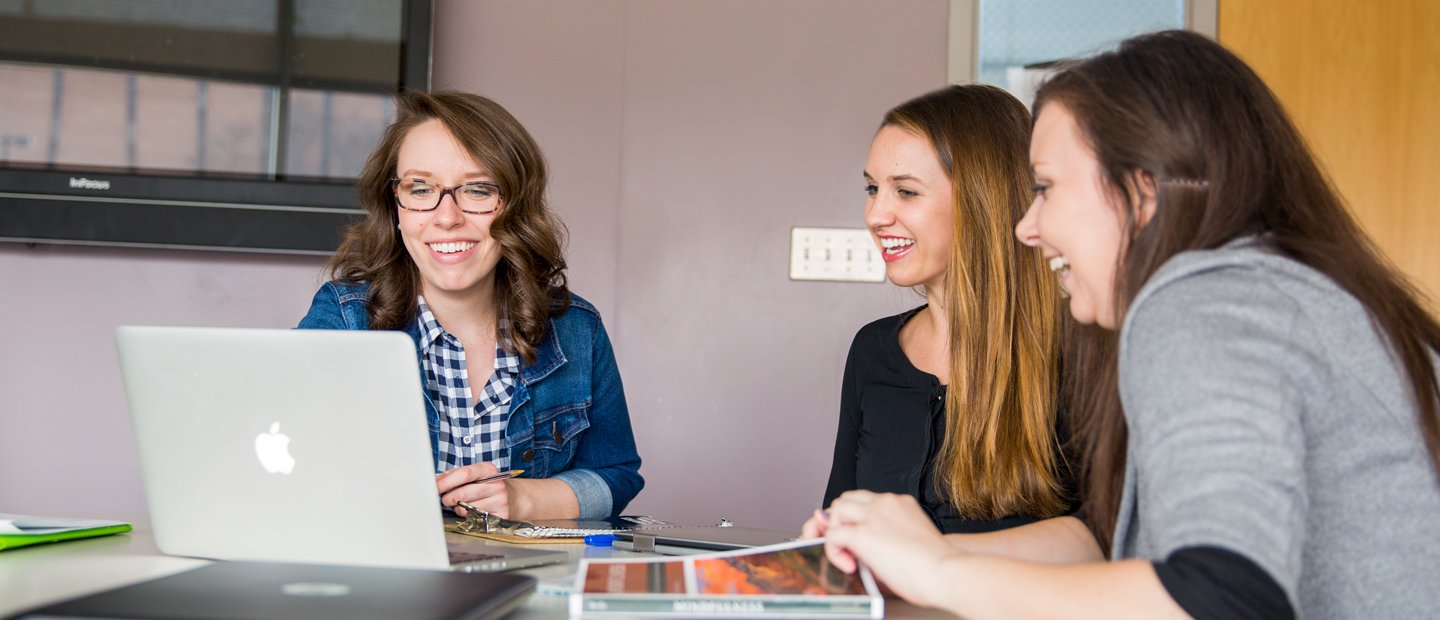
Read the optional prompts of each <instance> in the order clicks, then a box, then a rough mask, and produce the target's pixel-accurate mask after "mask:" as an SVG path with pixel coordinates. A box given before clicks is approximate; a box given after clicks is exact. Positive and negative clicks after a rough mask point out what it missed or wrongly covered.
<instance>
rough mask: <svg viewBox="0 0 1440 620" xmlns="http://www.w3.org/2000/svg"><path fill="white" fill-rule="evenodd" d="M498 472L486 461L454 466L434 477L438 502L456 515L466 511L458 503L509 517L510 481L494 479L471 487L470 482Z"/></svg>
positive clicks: (462, 514) (463, 513)
mask: <svg viewBox="0 0 1440 620" xmlns="http://www.w3.org/2000/svg"><path fill="white" fill-rule="evenodd" d="M498 473H500V470H499V469H498V468H496V467H495V465H494V464H493V463H489V462H485V463H476V464H474V465H467V466H465V467H456V468H455V469H452V470H450V471H447V472H445V473H443V474H439V475H437V476H435V485H436V487H437V488H438V489H439V490H440V503H441V504H444V505H445V506H448V507H450V508H452V509H454V510H455V514H457V515H460V516H462V517H463V516H465V512H466V510H465V509H464V508H461V507H459V503H460V502H465V503H467V504H469V505H471V506H474V507H476V508H478V509H480V510H484V511H485V512H488V513H490V514H493V515H497V516H500V517H503V518H507V519H508V518H510V495H511V493H510V486H509V481H507V480H496V481H494V482H484V483H480V484H470V483H471V482H472V481H475V480H479V479H481V478H484V477H486V476H493V475H495V474H498Z"/></svg>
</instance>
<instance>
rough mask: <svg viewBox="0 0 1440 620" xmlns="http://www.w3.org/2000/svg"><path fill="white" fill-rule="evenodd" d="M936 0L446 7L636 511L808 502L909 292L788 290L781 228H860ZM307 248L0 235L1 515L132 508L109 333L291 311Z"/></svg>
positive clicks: (691, 516)
mask: <svg viewBox="0 0 1440 620" xmlns="http://www.w3.org/2000/svg"><path fill="white" fill-rule="evenodd" d="M947 6H948V3H947V2H946V1H945V0H905V1H903V2H899V1H895V2H883V3H882V2H868V1H860V0H780V1H774V0H694V1H685V0H596V1H590V2H579V3H577V2H562V1H560V0H540V1H524V2H522V1H518V0H511V1H500V0H480V1H473V0H437V3H436V31H435V43H436V46H435V82H436V86H437V87H442V88H460V89H465V90H472V91H475V92H479V93H482V94H485V95H487V96H490V97H492V98H494V99H495V100H497V101H499V102H500V103H501V104H503V105H505V106H506V107H507V108H509V109H510V110H511V111H512V112H514V113H515V115H516V116H517V117H518V118H519V119H520V121H521V122H523V123H524V124H525V125H526V126H527V127H528V128H529V129H530V130H531V131H532V132H533V133H534V134H535V136H536V139H537V140H538V141H539V142H540V145H541V147H542V148H543V149H544V151H545V153H546V155H547V157H548V158H549V161H550V164H551V170H552V175H553V177H552V179H553V182H552V189H551V202H552V204H553V205H554V207H555V208H556V210H557V211H558V212H559V213H560V214H561V216H562V217H563V218H564V219H565V221H566V223H567V224H568V225H569V228H570V232H571V240H570V246H569V247H570V251H569V257H570V265H571V271H570V274H571V282H572V286H573V288H574V289H575V290H576V291H577V292H578V293H580V294H581V295H583V296H585V297H587V298H589V299H590V300H591V301H593V302H595V303H596V305H597V306H598V307H599V308H600V310H601V312H602V313H603V314H604V316H605V320H606V324H607V326H608V327H609V330H610V334H611V338H612V340H614V342H615V346H616V351H617V356H618V357H619V361H620V367H621V372H622V374H623V376H624V378H625V382H626V388H627V394H628V396H629V398H630V406H631V415H632V417H633V420H634V422H635V425H636V436H637V439H638V441H639V444H640V450H641V455H642V457H643V458H644V459H645V464H644V466H643V468H642V470H641V471H642V473H643V474H644V475H645V476H646V478H647V480H648V485H647V487H646V489H645V491H644V492H643V493H642V494H641V495H640V497H639V498H638V499H637V500H636V501H635V503H634V504H632V506H631V509H630V512H633V513H648V514H653V515H655V516H658V517H660V518H664V519H668V520H672V521H690V522H700V523H704V522H713V521H715V520H717V519H719V518H721V517H726V518H729V519H732V520H734V521H736V522H737V523H738V524H740V525H749V526H754V527H772V528H787V529H788V528H796V527H798V526H799V524H800V522H801V521H803V520H804V518H805V517H806V515H807V514H808V513H809V511H810V509H811V508H813V507H814V506H815V505H816V504H817V503H818V502H819V500H820V496H821V493H822V492H823V490H824V488H823V487H824V482H825V475H826V473H827V472H828V470H829V463H830V448H831V442H832V440H833V437H834V430H835V420H836V417H835V416H836V409H837V407H838V403H839V395H838V392H839V383H840V372H841V368H842V366H843V364H844V357H845V352H846V350H847V349H848V347H849V343H850V338H851V336H852V335H853V334H854V332H855V330H856V329H858V328H859V327H860V326H861V325H863V324H864V323H866V322H868V321H870V320H873V319H875V318H879V317H881V316H884V315H887V314H892V313H894V312H897V311H899V310H901V309H903V308H906V307H909V306H912V305H915V304H918V303H919V299H918V298H917V297H916V296H914V294H912V293H910V292H909V291H904V290H900V289H896V288H894V287H892V286H889V285H887V284H840V283H820V282H791V281H789V280H788V279H787V273H788V271H787V269H788V266H787V260H788V256H789V234H790V233H789V231H790V227H792V226H850V227H859V226H861V225H862V222H861V210H862V205H863V202H862V197H863V195H862V193H861V191H860V190H861V182H860V170H861V168H862V167H863V165H864V160H865V153H866V149H867V148H868V145H869V139H870V136H871V134H872V132H873V131H874V128H875V125H876V124H877V123H878V122H879V120H880V116H881V115H882V114H883V113H884V111H885V110H886V109H887V108H889V107H890V106H892V105H894V104H896V103H898V102H900V101H902V100H904V99H906V98H909V97H911V96H913V95H917V94H920V93H921V92H924V91H926V90H930V89H932V88H937V87H939V86H940V85H942V84H943V83H944V79H945V51H946V18H947ZM320 265H321V262H320V261H319V260H314V259H297V258H277V257H263V256H251V255H231V254H209V253H193V252H159V251H153V252H152V251H122V250H97V249H85V248H62V247H38V248H26V247H23V246H15V245H0V274H3V275H0V284H3V285H0V291H3V292H0V324H3V325H5V326H6V330H7V332H6V336H5V338H4V340H3V345H0V424H3V426H0V512H6V511H10V512H17V511H18V512H29V513H53V514H85V513H86V512H87V511H93V507H94V506H95V505H104V506H107V507H108V508H110V509H112V512H115V513H121V514H123V513H133V514H139V513H143V511H144V502H143V496H142V494H141V490H140V487H139V476H138V472H137V468H138V465H137V464H136V460H135V455H134V445H133V442H132V440H131V438H130V433H129V427H128V420H127V419H126V413H125V409H124V399H123V394H122V393H121V390H120V385H119V377H118V370H117V368H116V365H115V354H114V347H113V344H112V342H113V336H112V333H113V329H114V327H115V326H116V325H121V324H127V323H152V324H192V325H200V324H206V325H245V326H260V327H281V326H288V325H291V324H293V322H294V321H295V320H296V319H297V318H298V317H299V316H300V315H301V314H302V313H303V312H304V309H305V308H306V307H307V304H308V302H309V296H310V294H311V293H312V292H313V290H314V287H315V285H316V284H317V283H318V282H319V279H320V277H321V273H320ZM75 394H83V395H84V398H77V397H76V396H74V395H75Z"/></svg>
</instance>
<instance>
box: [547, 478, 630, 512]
mask: <svg viewBox="0 0 1440 620" xmlns="http://www.w3.org/2000/svg"><path fill="white" fill-rule="evenodd" d="M552 477H553V478H556V479H559V480H562V481H564V482H565V484H568V485H570V490H572V491H574V492H575V499H576V500H578V501H579V503H580V518H581V519H605V518H608V517H609V516H610V511H611V509H613V508H614V506H615V498H614V497H613V496H612V495H611V494H610V485H609V484H606V483H605V479H604V478H601V477H600V474H597V473H595V472H593V471H590V470H588V469H571V470H566V471H562V472H560V473H558V474H555V475H554V476H552Z"/></svg>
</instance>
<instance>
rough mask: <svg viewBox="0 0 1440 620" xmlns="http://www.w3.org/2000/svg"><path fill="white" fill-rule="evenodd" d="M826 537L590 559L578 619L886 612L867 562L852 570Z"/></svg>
mask: <svg viewBox="0 0 1440 620" xmlns="http://www.w3.org/2000/svg"><path fill="white" fill-rule="evenodd" d="M824 543H825V541H824V539H814V540H801V541H794V542H788V543H781V544H777V545H769V546H765V547H753V548H750V549H743V550H738V551H725V552H717V553H707V554H699V555H689V556H682V557H654V558H626V559H605V560H601V559H585V560H581V561H580V568H579V571H578V573H577V574H576V576H575V587H574V589H573V590H572V591H571V593H570V617H571V618H608V617H621V616H624V617H651V618H704V617H712V618H714V617H721V618H735V617H751V616H753V617H768V618H881V617H883V616H884V615H885V602H884V599H882V598H881V597H880V594H879V591H878V590H877V589H876V587H875V579H874V578H873V577H871V576H870V572H869V571H868V570H866V569H865V567H864V566H861V567H860V570H858V571H856V572H855V573H853V574H846V573H845V572H843V571H841V570H840V569H838V568H836V567H835V566H834V565H833V564H831V563H830V561H829V560H827V559H826V558H825V546H824Z"/></svg>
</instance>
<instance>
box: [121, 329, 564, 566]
mask: <svg viewBox="0 0 1440 620" xmlns="http://www.w3.org/2000/svg"><path fill="white" fill-rule="evenodd" d="M115 341H116V346H117V349H118V351H119V356H120V371H121V376H122V379H123V381H124V384H125V395H126V399H127V401H128V402H129V406H130V418H131V422H132V424H133V425H134V429H135V442H136V447H137V448H138V452H139V455H140V469H141V475H142V478H143V481H144V485H145V496H146V502H147V504H148V506H149V509H150V521H151V526H152V528H153V530H154V533H155V542H156V545H157V546H158V547H159V548H160V550H161V551H162V552H164V553H168V554H173V555H184V556H195V557H204V558H215V559H222V560H251V561H270V562H303V563H320V564H345V565H357V566H391V567H405V568H431V569H442V568H446V567H452V566H453V567H454V568H457V569H461V570H505V569H511V568H520V567H523V566H533V565H537V564H548V563H554V562H561V561H564V560H566V559H568V557H569V556H568V554H566V553H565V552H563V551H553V550H537V549H530V548H523V547H509V546H500V545H483V544H474V545H466V544H452V545H450V546H449V547H447V544H446V539H445V532H444V530H443V516H442V510H443V509H442V508H441V506H440V499H439V495H438V493H437V492H436V489H435V475H434V471H435V470H434V464H433V462H432V460H431V459H432V456H431V450H430V435H429V430H428V428H427V423H426V421H425V409H424V407H425V405H424V397H423V396H422V393H421V388H420V378H419V377H420V373H419V371H418V370H417V366H416V358H415V344H414V342H413V341H411V340H410V338H409V337H408V336H406V335H405V334H403V333H399V332H380V331H376V332H354V331H351V332H346V331H308V330H285V329H238V328H195V327H120V328H118V329H117V330H116V333H115ZM452 556H454V557H453V558H452Z"/></svg>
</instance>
